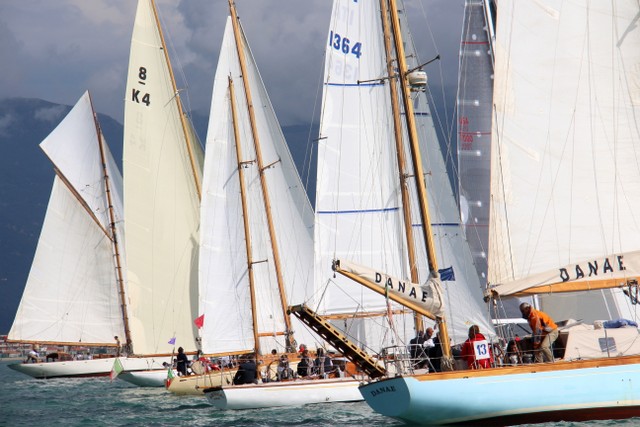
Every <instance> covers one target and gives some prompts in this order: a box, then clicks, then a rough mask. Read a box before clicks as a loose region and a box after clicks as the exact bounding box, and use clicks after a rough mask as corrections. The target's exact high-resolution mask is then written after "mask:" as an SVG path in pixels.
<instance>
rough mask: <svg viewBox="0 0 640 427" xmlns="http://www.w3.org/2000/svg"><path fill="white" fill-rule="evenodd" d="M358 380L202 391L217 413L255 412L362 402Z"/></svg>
mask: <svg viewBox="0 0 640 427" xmlns="http://www.w3.org/2000/svg"><path fill="white" fill-rule="evenodd" d="M359 384H360V381H359V380H355V379H351V378H349V379H346V378H345V379H327V380H296V381H286V382H272V383H262V384H247V385H239V386H228V387H214V388H210V389H205V391H204V393H205V396H207V398H208V399H209V402H210V403H211V404H212V405H213V406H214V407H215V408H216V409H256V408H271V407H277V406H300V405H307V404H310V403H330V402H353V401H360V400H363V398H362V395H361V394H360V391H358V385H359Z"/></svg>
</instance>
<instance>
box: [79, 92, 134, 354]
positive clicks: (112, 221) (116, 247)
mask: <svg viewBox="0 0 640 427" xmlns="http://www.w3.org/2000/svg"><path fill="white" fill-rule="evenodd" d="M89 102H90V103H91V111H92V112H93V122H94V124H95V126H96V133H97V135H98V146H99V147H100V160H101V162H102V176H103V177H104V187H105V193H106V195H107V203H108V206H109V228H110V231H111V242H112V245H113V254H114V257H115V262H116V274H117V276H118V294H119V295H120V309H121V310H122V320H123V322H124V335H125V348H126V350H127V352H132V351H133V346H132V342H131V330H130V328H129V314H128V312H127V299H126V295H125V291H124V277H123V275H122V262H121V256H120V242H119V240H118V233H117V230H116V217H115V213H114V209H113V201H112V200H111V181H110V178H109V171H108V170H107V158H106V157H107V156H106V155H105V151H104V138H103V135H102V129H100V124H99V123H98V119H97V117H96V113H95V111H94V109H93V101H92V100H91V95H89ZM118 351H120V349H118Z"/></svg>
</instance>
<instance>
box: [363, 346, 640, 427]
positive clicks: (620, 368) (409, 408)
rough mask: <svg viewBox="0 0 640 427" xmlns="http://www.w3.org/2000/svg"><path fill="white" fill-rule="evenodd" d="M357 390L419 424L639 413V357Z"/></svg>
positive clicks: (383, 410)
mask: <svg viewBox="0 0 640 427" xmlns="http://www.w3.org/2000/svg"><path fill="white" fill-rule="evenodd" d="M360 392H361V393H362V396H363V397H364V399H365V400H366V402H367V404H369V406H371V408H373V409H374V410H375V411H376V412H378V413H380V414H383V415H386V416H389V417H392V418H396V419H399V420H402V421H404V422H407V423H412V424H421V425H446V424H464V425H472V424H477V425H483V426H487V425H510V424H522V423H527V424H529V423H534V422H554V421H584V420H595V419H614V418H631V417H638V416H640V357H638V356H630V357H618V358H610V359H600V360H588V361H573V362H557V363H545V364H533V365H524V366H519V367H510V368H495V369H485V370H478V371H456V372H450V373H440V374H438V373H434V374H426V375H419V376H406V377H396V378H389V379H384V380H381V381H376V382H371V383H368V384H364V385H362V386H361V387H360Z"/></svg>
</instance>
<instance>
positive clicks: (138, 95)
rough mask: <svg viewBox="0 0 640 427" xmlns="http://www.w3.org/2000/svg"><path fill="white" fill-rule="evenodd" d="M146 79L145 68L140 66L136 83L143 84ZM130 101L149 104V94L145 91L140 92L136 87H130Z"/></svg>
mask: <svg viewBox="0 0 640 427" xmlns="http://www.w3.org/2000/svg"><path fill="white" fill-rule="evenodd" d="M146 80H147V69H146V68H145V67H140V68H139V69H138V84H141V85H145V84H147V83H146ZM131 101H133V102H136V103H138V104H140V103H143V104H145V105H146V106H147V107H148V106H149V104H151V95H150V94H149V93H148V92H147V93H144V94H143V93H142V92H141V91H139V90H138V89H135V88H134V89H132V92H131Z"/></svg>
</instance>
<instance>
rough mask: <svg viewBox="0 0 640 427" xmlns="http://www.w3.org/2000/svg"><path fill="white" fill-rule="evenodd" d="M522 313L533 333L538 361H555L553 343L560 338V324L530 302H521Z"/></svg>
mask: <svg viewBox="0 0 640 427" xmlns="http://www.w3.org/2000/svg"><path fill="white" fill-rule="evenodd" d="M520 313H522V317H523V318H525V319H527V321H528V322H529V327H530V328H531V333H532V334H533V348H534V350H536V358H535V360H536V363H540V362H553V354H552V353H551V344H553V342H554V341H555V340H557V339H558V326H557V325H556V324H555V322H554V321H553V319H552V318H551V317H549V315H548V314H547V313H545V312H544V311H540V310H536V309H535V308H533V307H531V305H530V304H529V303H526V302H523V303H522V304H520Z"/></svg>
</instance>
